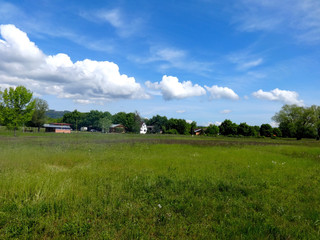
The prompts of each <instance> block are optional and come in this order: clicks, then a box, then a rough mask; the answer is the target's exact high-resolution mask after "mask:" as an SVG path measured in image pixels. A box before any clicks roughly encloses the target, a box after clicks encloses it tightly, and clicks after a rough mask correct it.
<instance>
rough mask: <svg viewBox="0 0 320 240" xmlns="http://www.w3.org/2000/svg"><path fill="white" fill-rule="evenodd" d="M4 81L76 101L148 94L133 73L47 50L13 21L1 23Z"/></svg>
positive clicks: (0, 68) (1, 76) (0, 58)
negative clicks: (75, 59) (43, 49)
mask: <svg viewBox="0 0 320 240" xmlns="http://www.w3.org/2000/svg"><path fill="white" fill-rule="evenodd" d="M0 33H1V36H2V39H1V38H0V79H1V84H2V85H24V86H26V87H27V88H29V89H31V90H32V91H35V92H37V93H40V94H54V95H57V96H58V97H62V98H71V99H73V100H75V101H76V102H79V103H80V102H81V103H92V102H95V101H108V100H113V99H138V98H148V97H149V96H148V95H147V94H146V93H145V92H144V90H143V88H142V87H141V85H140V84H139V83H137V82H136V81H135V79H134V78H133V77H128V76H127V75H125V74H121V73H120V71H119V67H118V65H117V64H115V63H113V62H108V61H93V60H89V59H85V60H83V61H77V62H72V60H71V59H70V57H69V56H68V55H66V54H63V53H59V54H57V55H52V56H48V55H46V54H44V53H43V52H42V51H41V50H40V49H39V48H38V47H37V46H36V45H35V43H34V42H31V41H30V39H29V38H28V36H27V34H26V33H24V32H22V31H21V30H19V29H18V28H16V27H15V26H14V25H0Z"/></svg>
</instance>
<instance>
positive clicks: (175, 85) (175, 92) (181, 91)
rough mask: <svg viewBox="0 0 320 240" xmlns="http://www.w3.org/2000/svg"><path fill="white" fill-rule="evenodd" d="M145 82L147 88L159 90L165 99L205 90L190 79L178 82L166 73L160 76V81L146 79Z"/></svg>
mask: <svg viewBox="0 0 320 240" xmlns="http://www.w3.org/2000/svg"><path fill="white" fill-rule="evenodd" d="M145 84H146V86H147V87H148V88H151V89H157V90H160V91H161V93H162V96H163V98H164V99H165V100H172V99H183V98H188V97H195V96H201V95H205V94H206V90H205V89H204V88H203V87H201V86H199V85H198V84H194V85H193V84H192V82H191V81H183V82H179V79H178V78H177V77H172V76H167V75H164V76H163V77H162V80H161V82H160V83H159V82H155V83H151V82H150V81H147V82H146V83H145Z"/></svg>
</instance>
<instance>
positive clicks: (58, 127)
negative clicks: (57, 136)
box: [43, 123, 72, 133]
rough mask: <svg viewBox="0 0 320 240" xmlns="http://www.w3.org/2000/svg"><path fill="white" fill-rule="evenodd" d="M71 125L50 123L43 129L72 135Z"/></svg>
mask: <svg viewBox="0 0 320 240" xmlns="http://www.w3.org/2000/svg"><path fill="white" fill-rule="evenodd" d="M70 126H71V124H69V123H49V124H44V125H43V127H44V128H45V129H46V130H45V131H46V132H55V133H71V130H72V129H71V127H70Z"/></svg>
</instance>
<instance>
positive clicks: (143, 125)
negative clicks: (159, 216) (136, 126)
mask: <svg viewBox="0 0 320 240" xmlns="http://www.w3.org/2000/svg"><path fill="white" fill-rule="evenodd" d="M147 131H148V128H147V125H146V124H145V123H142V124H141V127H140V134H146V133H147Z"/></svg>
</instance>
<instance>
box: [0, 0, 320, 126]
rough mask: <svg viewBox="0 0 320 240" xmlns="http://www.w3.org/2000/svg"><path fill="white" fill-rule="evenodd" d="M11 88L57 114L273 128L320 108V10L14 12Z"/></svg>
mask: <svg viewBox="0 0 320 240" xmlns="http://www.w3.org/2000/svg"><path fill="white" fill-rule="evenodd" d="M0 25H1V28H0V30H1V32H0V33H1V35H0V87H1V89H4V88H7V87H10V86H17V85H24V86H26V87H27V88H28V89H30V90H32V91H33V92H34V95H35V96H38V97H41V98H43V99H45V100H47V101H48V103H49V107H50V108H51V109H55V110H71V111H73V110H74V109H77V110H79V111H83V112H84V111H89V110H92V109H97V110H101V111H109V112H111V113H112V114H114V113H117V112H120V111H125V112H133V111H136V110H137V111H138V112H139V113H140V114H141V116H143V117H152V116H154V115H156V114H159V115H165V116H167V117H169V118H171V117H174V118H183V119H186V120H193V121H196V122H197V123H198V125H208V124H209V123H218V122H222V121H223V120H224V119H231V120H232V121H234V122H236V123H241V122H247V123H248V124H251V125H260V124H262V123H271V117H272V116H273V115H274V114H275V113H276V112H277V111H279V110H280V109H281V107H282V106H283V105H284V104H297V105H300V106H310V105H313V104H315V105H320V90H319V89H320V57H319V56H320V1H319V0H282V1H275V0H237V1H235V0H234V1H232V0H230V1H218V0H193V1H174V0H171V1H169V0H166V1H154V0H149V1H147V0H136V1H129V0H122V1H101V0H100V1H97V0H91V1H62V0H56V1H50V0H43V1H35V0H28V1H2V0H0Z"/></svg>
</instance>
